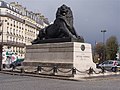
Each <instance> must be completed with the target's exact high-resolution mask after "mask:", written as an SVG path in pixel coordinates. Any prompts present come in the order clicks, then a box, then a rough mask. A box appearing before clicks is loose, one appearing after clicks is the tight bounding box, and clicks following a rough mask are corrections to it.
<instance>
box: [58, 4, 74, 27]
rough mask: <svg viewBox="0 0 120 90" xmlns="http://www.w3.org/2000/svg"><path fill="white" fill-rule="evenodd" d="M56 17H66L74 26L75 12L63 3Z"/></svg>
mask: <svg viewBox="0 0 120 90" xmlns="http://www.w3.org/2000/svg"><path fill="white" fill-rule="evenodd" d="M56 18H64V19H66V21H67V23H68V24H69V25H70V26H73V14H72V11H71V9H70V7H68V6H66V5H64V4H63V5H62V6H61V7H59V8H58V10H57V12H56Z"/></svg>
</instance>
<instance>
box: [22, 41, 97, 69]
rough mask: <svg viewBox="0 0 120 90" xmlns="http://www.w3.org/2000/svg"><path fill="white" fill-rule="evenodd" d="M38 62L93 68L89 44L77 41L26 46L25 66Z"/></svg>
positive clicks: (47, 64) (36, 64)
mask: <svg viewBox="0 0 120 90" xmlns="http://www.w3.org/2000/svg"><path fill="white" fill-rule="evenodd" d="M39 64H42V65H46V66H52V65H57V66H58V67H61V68H72V67H75V68H76V69H78V70H79V71H86V70H88V69H89V68H90V67H91V68H95V67H96V66H95V64H94V63H93V61H92V49H91V45H90V44H87V43H79V42H64V43H45V44H34V45H29V46H27V47H26V58H25V61H24V65H25V66H36V67H37V66H38V65H39Z"/></svg>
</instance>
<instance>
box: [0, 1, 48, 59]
mask: <svg viewBox="0 0 120 90" xmlns="http://www.w3.org/2000/svg"><path fill="white" fill-rule="evenodd" d="M48 24H49V22H48V19H47V18H45V17H44V16H43V15H41V14H40V13H33V12H32V11H28V10H27V9H26V8H24V7H23V6H22V5H20V4H18V3H17V2H11V3H10V4H8V3H6V2H4V1H0V44H1V45H3V49H7V48H11V50H12V51H13V52H16V53H18V54H19V56H21V57H24V55H25V47H26V45H30V44H31V41H33V40H34V39H35V38H36V37H37V34H38V31H39V30H40V29H42V28H44V27H46V26H48Z"/></svg>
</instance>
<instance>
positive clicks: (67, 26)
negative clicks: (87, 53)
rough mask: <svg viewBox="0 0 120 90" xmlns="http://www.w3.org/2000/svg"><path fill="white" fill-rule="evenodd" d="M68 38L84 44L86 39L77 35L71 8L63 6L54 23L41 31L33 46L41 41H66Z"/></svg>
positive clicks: (59, 9) (58, 11)
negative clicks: (58, 39)
mask: <svg viewBox="0 0 120 90" xmlns="http://www.w3.org/2000/svg"><path fill="white" fill-rule="evenodd" d="M66 37H68V38H72V39H75V40H79V41H81V42H84V39H83V38H82V37H80V36H78V35H77V33H76V31H75V29H74V27H73V14H72V11H71V9H70V7H67V6H66V5H64V4H63V5H62V6H61V7H59V8H58V10H57V12H56V19H55V21H54V23H53V24H51V25H49V26H47V27H46V28H44V29H41V30H40V31H39V34H38V36H37V39H35V40H34V41H33V42H32V44H38V43H39V41H41V40H49V39H56V38H61V39H64V38H66Z"/></svg>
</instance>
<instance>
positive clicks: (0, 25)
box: [0, 20, 3, 71]
mask: <svg viewBox="0 0 120 90" xmlns="http://www.w3.org/2000/svg"><path fill="white" fill-rule="evenodd" d="M2 25H3V21H2V20H0V28H1V29H2V30H1V32H0V35H2V36H1V45H0V71H1V70H2V51H3V50H2V48H3V28H2Z"/></svg>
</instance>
